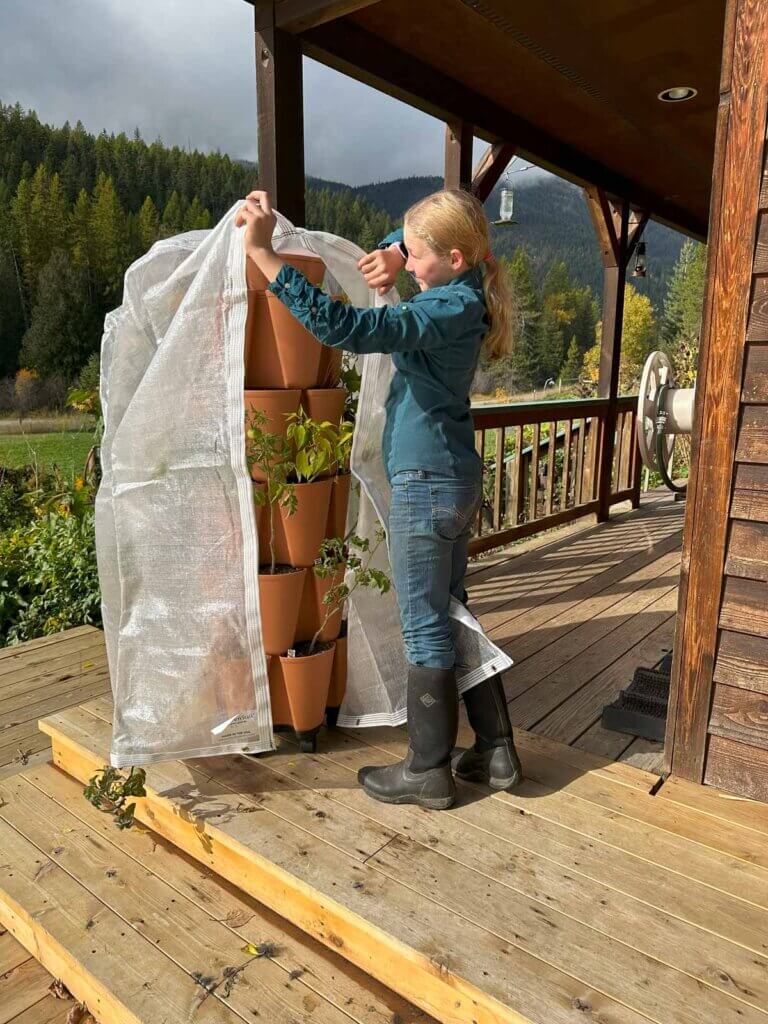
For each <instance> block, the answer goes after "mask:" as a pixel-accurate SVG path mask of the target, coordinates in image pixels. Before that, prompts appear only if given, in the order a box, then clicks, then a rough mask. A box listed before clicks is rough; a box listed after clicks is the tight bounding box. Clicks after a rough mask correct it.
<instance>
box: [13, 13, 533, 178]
mask: <svg viewBox="0 0 768 1024" xmlns="http://www.w3.org/2000/svg"><path fill="white" fill-rule="evenodd" d="M0 40H1V41H2V42H1V43H0V100H2V102H3V103H15V102H16V101H18V102H19V103H21V105H22V106H23V107H26V108H33V109H34V110H36V111H37V113H38V115H39V117H40V119H41V120H42V121H45V122H48V123H51V124H55V125H61V124H63V123H64V121H66V120H69V121H70V122H71V123H73V124H74V123H75V122H76V121H77V120H78V119H79V120H81V121H82V122H83V124H84V125H85V127H86V128H87V129H88V130H89V131H91V132H94V133H97V132H99V131H101V130H102V129H106V130H107V131H108V132H119V131H125V132H127V133H129V134H130V133H132V132H133V129H134V128H135V127H137V126H138V128H139V130H140V131H141V134H142V137H143V138H144V139H146V140H147V141H152V140H154V139H155V138H157V137H158V136H159V137H160V138H162V140H163V141H164V142H166V143H169V144H174V143H175V144H177V145H181V146H187V145H189V146H191V147H192V148H198V149H202V150H203V151H206V152H207V151H211V150H215V149H217V148H218V149H220V150H221V151H222V152H225V153H229V155H230V156H233V157H242V158H246V159H250V160H255V159H256V158H257V152H256V96H255V94H256V83H255V71H254V41H253V9H252V7H251V6H250V5H249V4H247V3H246V2H245V0H120V2H118V0H63V2H62V0H56V2H54V0H35V2H34V3H29V2H28V0H0ZM304 105H305V152H306V169H307V173H308V174H311V175H315V176H317V177H320V178H327V179H332V180H335V181H343V182H346V183H347V184H349V185H361V184H366V183H368V182H371V181H385V180H388V179H391V178H398V177H404V176H407V175H411V174H441V173H442V159H443V132H444V126H443V124H442V123H441V122H439V121H436V120H435V119H434V118H431V117H428V116H427V115H426V114H422V113H421V112H419V111H416V110H414V109H412V108H411V107H408V106H406V105H405V104H403V103H398V102H397V101H396V100H393V99H390V98H389V97H388V96H384V95H383V94H381V93H379V92H376V91H375V90H374V89H369V88H368V87H366V86H363V85H360V84H358V83H357V82H354V81H352V80H351V79H349V78H347V77H345V76H343V75H340V74H338V73H336V72H334V71H331V70H330V69H328V68H325V67H323V66H322V65H320V64H318V63H316V62H315V61H310V60H305V62H304ZM475 148H476V153H477V154H479V153H480V152H482V150H483V149H484V144H482V143H476V147H475ZM518 166H520V165H519V164H518ZM533 173H536V172H533ZM529 178H530V175H528V174H524V175H522V179H529ZM521 183H522V180H521Z"/></svg>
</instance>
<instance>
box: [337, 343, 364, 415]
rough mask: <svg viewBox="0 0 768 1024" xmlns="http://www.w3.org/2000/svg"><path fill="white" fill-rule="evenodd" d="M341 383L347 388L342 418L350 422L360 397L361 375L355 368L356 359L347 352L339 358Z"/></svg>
mask: <svg viewBox="0 0 768 1024" xmlns="http://www.w3.org/2000/svg"><path fill="white" fill-rule="evenodd" d="M340 376H341V383H342V385H343V387H345V388H346V389H347V398H346V401H345V403H344V419H345V420H350V421H351V422H352V423H354V422H355V420H356V419H357V403H358V401H359V399H360V384H361V382H362V379H363V378H362V376H361V375H360V372H359V371H358V369H357V359H356V357H355V356H354V355H352V354H350V353H349V352H345V353H344V355H343V357H342V360H341V375H340Z"/></svg>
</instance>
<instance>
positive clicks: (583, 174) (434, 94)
mask: <svg viewBox="0 0 768 1024" xmlns="http://www.w3.org/2000/svg"><path fill="white" fill-rule="evenodd" d="M302 41H303V47H304V52H305V53H306V54H307V55H308V56H310V57H312V58H313V59H315V60H319V61H321V62H322V63H324V64H327V65H328V66H329V67H332V68H335V69H336V70H337V71H341V72H343V73H344V74H347V75H349V76H350V77H352V78H355V79H357V80H358V81H360V82H364V83H365V84H366V85H370V86H372V87H373V88H375V89H379V90H381V91H382V92H385V93H386V94H387V95H389V96H394V97H395V98H396V99H399V100H402V101H403V102H404V103H408V104H410V105H411V106H414V107H417V108H418V109H419V110H423V111H425V112H426V113H428V114H431V115H432V116H433V117H436V118H438V119H439V120H441V121H453V120H457V119H458V120H463V121H466V122H467V123H469V124H472V125H474V131H475V135H476V136H477V137H479V138H482V139H485V140H486V141H488V142H494V141H496V140H497V139H500V138H501V139H514V140H515V144H516V147H517V152H518V153H519V154H520V155H521V156H523V157H525V158H527V159H531V160H533V161H534V162H535V163H536V164H538V165H539V166H540V167H543V168H544V169H546V170H549V171H552V172H553V173H555V174H558V175H560V176H561V177H564V178H566V179H567V180H569V181H572V182H574V183H575V184H578V185H580V186H581V187H584V186H586V185H588V184H590V183H595V184H598V185H600V186H601V187H603V188H604V189H605V190H606V192H608V193H610V194H611V195H621V196H627V197H628V198H629V200H630V201H631V203H632V204H633V205H635V206H638V207H640V208H642V209H647V210H650V211H652V213H653V216H654V218H655V219H657V220H660V221H662V222H663V223H668V224H670V225H671V226H673V227H676V228H678V229H679V230H682V231H685V232H688V233H689V234H691V235H693V236H694V237H696V238H699V239H704V238H705V237H706V223H704V222H703V221H701V220H699V219H698V218H696V217H693V216H692V215H691V214H690V213H689V212H688V211H687V210H684V209H683V208H682V207H679V206H677V205H676V204H675V203H674V202H672V201H670V200H668V199H665V198H664V197H663V196H660V195H657V194H656V193H653V192H649V191H648V190H647V189H645V188H643V187H642V186H641V185H640V184H639V183H638V182H635V181H632V180H630V179H629V178H626V177H625V176H624V175H621V174H618V173H617V172H615V171H612V170H611V169H610V168H608V167H606V166H605V165H603V164H601V163H599V162H598V161H596V160H593V159H592V158H591V157H589V156H587V155H586V154H585V153H582V152H580V151H579V150H578V149H576V148H575V147H574V146H571V145H569V144H567V143H565V142H564V141H563V140H562V139H559V138H557V137H556V136H554V135H550V134H549V133H547V132H545V131H542V130H541V129H540V128H537V127H536V126H535V125H533V124H531V123H530V122H529V121H526V120H525V119H524V118H521V117H519V116H517V115H516V114H513V113H512V112H511V111H509V110H507V109H505V108H504V107H502V106H500V105H499V104H497V103H494V102H492V101H491V100H489V99H488V98H487V97H486V96H483V95H482V94H481V93H478V92H476V91H475V90H473V89H471V88H468V87H467V86H465V85H463V84H462V83H461V82H459V81H457V80H456V79H455V78H452V77H450V76H449V75H446V74H443V73H442V72H440V71H438V70H437V69H435V68H433V67H431V66H430V65H428V64H425V63H424V62H422V61H419V60H416V59H414V57H413V56H411V55H410V54H406V53H403V51H402V50H399V49H398V48H397V47H395V46H392V45H391V44H389V43H387V42H386V41H384V40H383V39H381V38H379V37H377V36H374V35H372V34H371V33H370V32H366V31H365V30H364V29H362V28H360V27H359V26H357V25H355V24H354V23H353V22H351V21H349V20H348V19H341V20H337V21H334V22H333V23H331V24H325V25H318V26H317V27H316V28H313V29H310V30H309V31H308V32H306V33H305V34H304V35H303V37H302Z"/></svg>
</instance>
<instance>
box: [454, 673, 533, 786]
mask: <svg viewBox="0 0 768 1024" xmlns="http://www.w3.org/2000/svg"><path fill="white" fill-rule="evenodd" d="M463 696H464V705H465V707H466V709H467V717H468V718H469V724H470V725H471V726H472V728H473V729H474V732H475V744H474V746H473V747H471V748H470V749H469V750H465V751H464V753H463V754H460V755H459V757H457V758H456V759H455V760H454V762H453V770H454V771H455V772H456V774H457V775H458V777H459V778H460V779H466V780H467V781H468V782H484V783H485V784H486V785H487V786H490V787H491V788H492V789H510V788H511V787H512V786H517V785H518V784H519V783H520V782H522V781H523V771H522V768H521V766H520V758H519V757H518V756H517V751H516V750H515V743H514V740H513V738H512V723H511V722H510V720H509V711H508V709H507V699H506V696H505V694H504V686H503V685H502V682H501V676H500V675H495V676H490V677H489V678H488V679H484V680H483V682H482V683H478V684H477V686H473V687H472V688H471V689H470V690H467V691H466V692H465V693H464V695H463Z"/></svg>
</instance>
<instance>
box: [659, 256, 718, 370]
mask: <svg viewBox="0 0 768 1024" xmlns="http://www.w3.org/2000/svg"><path fill="white" fill-rule="evenodd" d="M706 265H707V250H706V247H705V246H703V245H700V244H699V243H698V242H692V241H690V240H689V241H686V242H685V243H684V244H683V247H682V249H681V250H680V255H679V257H678V260H677V263H676V264H675V268H674V270H673V272H672V278H671V280H670V283H669V291H668V293H667V299H666V302H665V304H664V318H663V321H662V327H661V337H662V344H661V346H660V347H663V348H664V350H665V351H666V352H667V353H668V355H669V356H670V358H671V359H672V362H673V365H674V368H675V377H676V379H677V383H678V384H679V385H680V386H681V387H693V385H694V384H695V381H696V369H697V365H698V356H699V335H700V332H701V315H702V307H703V303H704V284H705V277H706Z"/></svg>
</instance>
